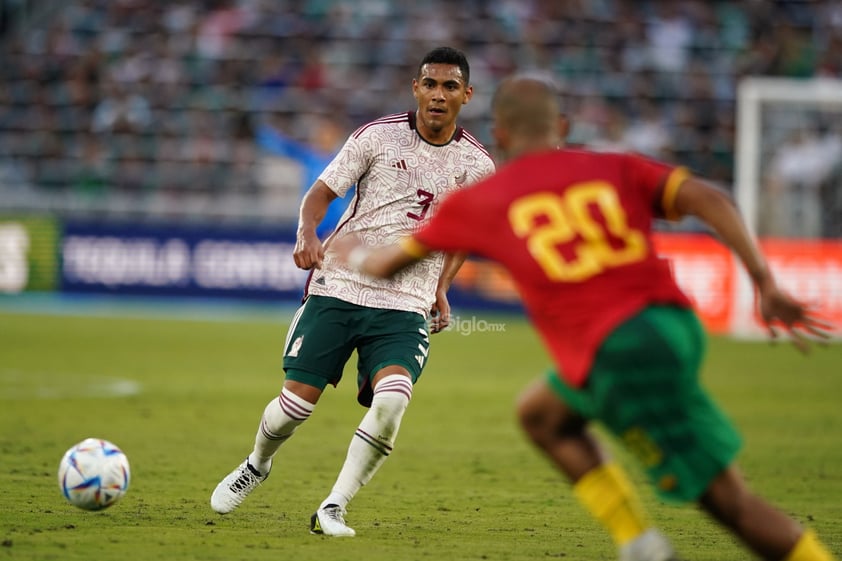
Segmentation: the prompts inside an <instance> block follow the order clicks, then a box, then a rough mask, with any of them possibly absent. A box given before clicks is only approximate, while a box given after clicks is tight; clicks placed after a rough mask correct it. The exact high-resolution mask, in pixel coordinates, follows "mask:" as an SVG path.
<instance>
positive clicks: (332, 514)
mask: <svg viewBox="0 0 842 561" xmlns="http://www.w3.org/2000/svg"><path fill="white" fill-rule="evenodd" d="M310 533H311V534H324V535H325V536H334V537H337V538H340V537H348V538H350V537H352V536H355V535H356V534H357V533H356V532H355V531H354V529H353V528H349V527H348V526H347V525H346V524H345V509H344V508H342V507H341V506H339V505H333V504H331V505H325V506H324V507H322V508H320V509H319V510H317V511H316V512H314V513H313V516H311V517H310Z"/></svg>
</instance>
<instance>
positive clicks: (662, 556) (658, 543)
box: [620, 529, 678, 561]
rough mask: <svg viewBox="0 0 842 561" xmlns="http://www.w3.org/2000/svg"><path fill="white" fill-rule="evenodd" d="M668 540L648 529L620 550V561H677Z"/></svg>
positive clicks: (659, 533)
mask: <svg viewBox="0 0 842 561" xmlns="http://www.w3.org/2000/svg"><path fill="white" fill-rule="evenodd" d="M677 560H678V558H677V557H676V556H675V551H674V550H673V548H672V545H670V542H669V540H668V539H667V538H666V536H664V535H663V534H662V533H661V532H659V531H658V530H655V529H649V530H646V531H645V532H643V533H642V534H640V535H639V536H638V537H636V538H635V539H633V540H632V541H630V542H629V543H627V544H625V545H624V546H623V547H621V548H620V561H677Z"/></svg>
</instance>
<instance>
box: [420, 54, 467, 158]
mask: <svg viewBox="0 0 842 561" xmlns="http://www.w3.org/2000/svg"><path fill="white" fill-rule="evenodd" d="M473 93H474V92H473V88H472V87H471V86H467V85H466V84H465V79H464V77H463V76H462V71H461V70H460V69H459V67H458V66H457V65H455V64H439V63H430V64H425V65H424V66H422V67H421V72H420V74H419V76H418V78H416V79H414V80H412V95H414V96H415V100H416V101H417V102H418V121H417V126H418V132H419V133H421V136H423V137H424V138H425V139H426V140H427V141H429V142H433V143H443V142H447V141H448V140H450V137H451V136H453V132H454V131H455V130H456V117H457V116H458V115H459V111H460V110H461V109H462V106H463V105H465V104H466V103H468V101H470V99H471V96H472V95H473Z"/></svg>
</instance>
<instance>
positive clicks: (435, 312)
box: [430, 290, 450, 333]
mask: <svg viewBox="0 0 842 561" xmlns="http://www.w3.org/2000/svg"><path fill="white" fill-rule="evenodd" d="M448 325H450V302H448V300H447V292H445V291H444V290H437V291H436V302H435V303H434V304H433V307H432V308H430V333H439V332H440V331H444V330H445V329H447V326H448Z"/></svg>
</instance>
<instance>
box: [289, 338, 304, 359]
mask: <svg viewBox="0 0 842 561" xmlns="http://www.w3.org/2000/svg"><path fill="white" fill-rule="evenodd" d="M303 342H304V335H299V336H298V337H296V338H295V341H293V342H292V346H291V347H290V348H289V352H288V353H287V356H292V357H296V356H298V351H300V350H301V344H302V343H303Z"/></svg>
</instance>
